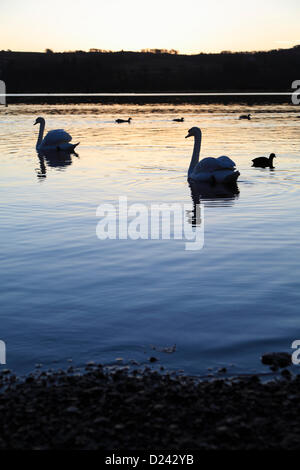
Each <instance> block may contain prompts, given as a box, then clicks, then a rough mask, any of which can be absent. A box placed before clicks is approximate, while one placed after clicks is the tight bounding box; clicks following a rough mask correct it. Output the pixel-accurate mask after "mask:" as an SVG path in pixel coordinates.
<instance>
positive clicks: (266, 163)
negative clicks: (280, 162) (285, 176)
mask: <svg viewBox="0 0 300 470" xmlns="http://www.w3.org/2000/svg"><path fill="white" fill-rule="evenodd" d="M274 158H276V155H275V153H271V154H270V156H269V157H258V158H254V160H252V162H253V165H252V166H256V167H261V168H266V167H270V168H274V166H273V160H274Z"/></svg>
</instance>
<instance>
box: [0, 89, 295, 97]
mask: <svg viewBox="0 0 300 470" xmlns="http://www.w3.org/2000/svg"><path fill="white" fill-rule="evenodd" d="M293 93H294V92H281V91H280V92H277V91H270V92H199V93H198V92H196V93H189V92H187V93H182V92H179V93H168V92H166V93H158V92H157V93H155V92H154V93H147V92H145V93H0V96H6V97H15V98H17V97H27V96H28V97H30V96H32V97H47V96H49V97H51V96H57V97H58V96H62V97H63V96H78V97H80V96H99V97H101V96H103V97H104V96H108V97H109V96H125V97H126V96H129V97H130V96H291V95H293Z"/></svg>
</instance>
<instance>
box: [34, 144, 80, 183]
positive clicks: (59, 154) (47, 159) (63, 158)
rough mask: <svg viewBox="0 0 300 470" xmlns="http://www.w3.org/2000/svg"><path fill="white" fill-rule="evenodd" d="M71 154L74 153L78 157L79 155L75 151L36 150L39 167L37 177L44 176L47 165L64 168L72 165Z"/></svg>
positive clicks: (45, 175)
mask: <svg viewBox="0 0 300 470" xmlns="http://www.w3.org/2000/svg"><path fill="white" fill-rule="evenodd" d="M72 155H75V156H76V157H78V158H79V155H78V154H77V153H76V152H71V153H70V152H64V151H56V150H49V151H43V152H38V159H39V164H40V167H39V168H38V169H37V177H38V178H46V177H47V167H50V168H57V169H59V170H65V169H66V167H68V166H70V165H72V163H73V162H72Z"/></svg>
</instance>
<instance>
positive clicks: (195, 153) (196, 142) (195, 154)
mask: <svg viewBox="0 0 300 470" xmlns="http://www.w3.org/2000/svg"><path fill="white" fill-rule="evenodd" d="M201 140H202V134H201V131H200V132H199V133H197V134H196V135H195V139H194V150H193V155H192V159H191V163H190V167H189V171H188V176H190V175H191V174H192V173H193V169H194V168H195V166H196V165H197V163H198V162H199V156H200V148H201Z"/></svg>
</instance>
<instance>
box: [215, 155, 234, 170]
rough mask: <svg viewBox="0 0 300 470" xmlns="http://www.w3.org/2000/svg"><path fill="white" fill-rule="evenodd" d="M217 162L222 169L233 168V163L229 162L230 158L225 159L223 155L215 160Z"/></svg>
mask: <svg viewBox="0 0 300 470" xmlns="http://www.w3.org/2000/svg"><path fill="white" fill-rule="evenodd" d="M217 161H218V163H219V165H220V166H221V167H222V168H231V169H232V168H234V167H235V163H234V161H233V160H231V158H229V157H226V156H225V155H222V157H219V158H217Z"/></svg>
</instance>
